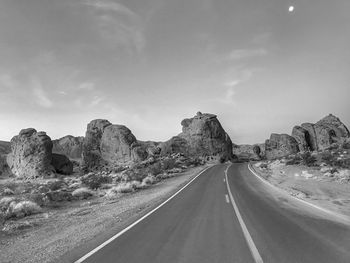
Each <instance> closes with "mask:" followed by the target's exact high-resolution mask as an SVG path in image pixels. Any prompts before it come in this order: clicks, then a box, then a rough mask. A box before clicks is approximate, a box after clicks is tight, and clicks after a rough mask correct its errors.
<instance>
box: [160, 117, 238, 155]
mask: <svg viewBox="0 0 350 263" xmlns="http://www.w3.org/2000/svg"><path fill="white" fill-rule="evenodd" d="M181 125H182V133H180V134H179V135H178V136H175V137H173V138H171V139H170V140H169V141H167V142H165V143H163V144H162V154H168V153H176V152H180V153H184V154H186V155H191V156H199V157H205V156H218V157H219V158H222V159H223V160H229V159H232V156H233V155H232V142H231V139H230V137H229V136H228V134H227V133H226V132H225V130H224V129H223V128H222V126H221V124H220V122H219V121H218V119H217V116H216V115H214V114H208V113H205V114H202V113H201V112H198V113H197V115H196V116H194V117H193V118H189V119H184V120H183V121H182V122H181Z"/></svg>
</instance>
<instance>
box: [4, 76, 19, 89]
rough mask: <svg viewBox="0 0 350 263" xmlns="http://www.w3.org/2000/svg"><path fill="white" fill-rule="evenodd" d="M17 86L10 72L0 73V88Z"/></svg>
mask: <svg viewBox="0 0 350 263" xmlns="http://www.w3.org/2000/svg"><path fill="white" fill-rule="evenodd" d="M16 86H17V81H16V80H15V79H14V78H13V76H12V75H10V74H0V88H1V87H3V88H6V89H12V88H14V87H16Z"/></svg>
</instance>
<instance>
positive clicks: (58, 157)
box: [51, 153, 73, 175]
mask: <svg viewBox="0 0 350 263" xmlns="http://www.w3.org/2000/svg"><path fill="white" fill-rule="evenodd" d="M51 165H52V166H53V168H54V169H55V171H56V173H59V174H65V175H70V174H72V173H73V163H72V162H71V161H70V160H69V159H68V157H67V156H65V155H63V154H57V153H53V154H52V160H51Z"/></svg>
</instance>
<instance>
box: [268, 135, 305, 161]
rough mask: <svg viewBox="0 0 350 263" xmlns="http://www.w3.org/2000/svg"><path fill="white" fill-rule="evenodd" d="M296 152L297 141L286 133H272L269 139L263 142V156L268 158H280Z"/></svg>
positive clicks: (297, 148) (297, 149)
mask: <svg viewBox="0 0 350 263" xmlns="http://www.w3.org/2000/svg"><path fill="white" fill-rule="evenodd" d="M297 152H299V146H298V142H297V141H296V139H294V138H293V137H292V136H290V135H288V134H276V133H273V134H271V136H270V139H269V140H266V142H265V156H266V159H269V160H272V159H277V158H282V157H285V156H288V155H291V154H295V153H297Z"/></svg>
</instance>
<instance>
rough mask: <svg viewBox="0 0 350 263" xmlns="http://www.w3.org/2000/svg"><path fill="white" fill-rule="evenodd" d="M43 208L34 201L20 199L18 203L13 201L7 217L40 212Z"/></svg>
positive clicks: (19, 216) (18, 216)
mask: <svg viewBox="0 0 350 263" xmlns="http://www.w3.org/2000/svg"><path fill="white" fill-rule="evenodd" d="M41 211H42V210H41V208H40V206H38V205H37V204H36V203H34V202H32V201H28V200H25V201H20V202H18V203H15V202H12V203H11V204H10V205H9V207H8V209H7V212H6V216H7V218H11V217H16V218H21V217H25V216H29V215H33V214H37V213H40V212H41Z"/></svg>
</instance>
